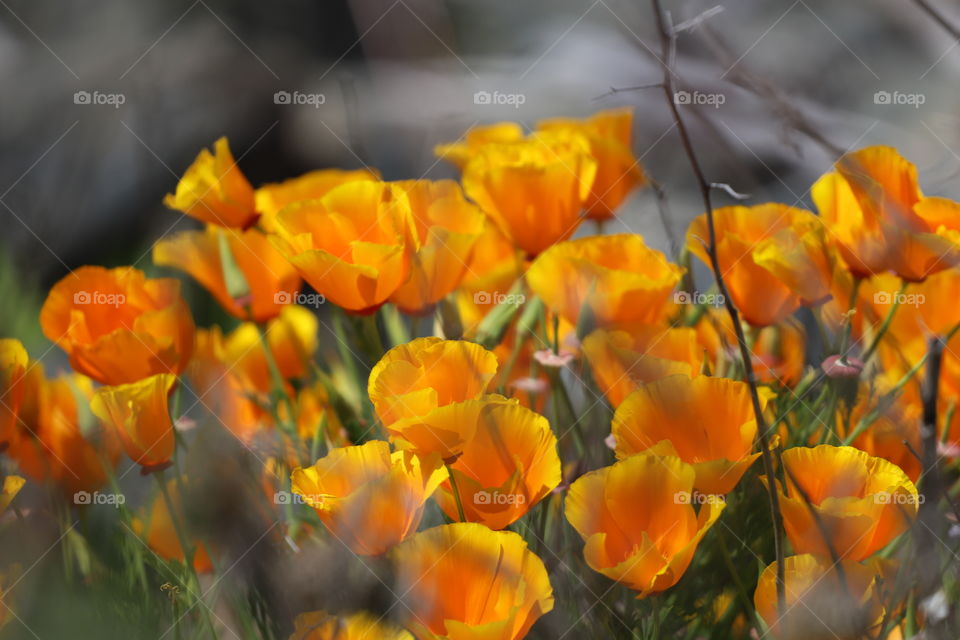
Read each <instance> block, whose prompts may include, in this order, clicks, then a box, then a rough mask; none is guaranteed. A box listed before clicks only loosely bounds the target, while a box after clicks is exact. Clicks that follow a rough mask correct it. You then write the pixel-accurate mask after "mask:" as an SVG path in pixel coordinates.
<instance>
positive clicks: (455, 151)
mask: <svg viewBox="0 0 960 640" xmlns="http://www.w3.org/2000/svg"><path fill="white" fill-rule="evenodd" d="M521 140H523V127H521V126H520V125H519V124H517V123H516V122H498V123H496V124H488V125H481V126H479V127H472V128H470V129H468V130H467V132H466V133H465V134H463V137H462V138H461V139H460V140H457V141H456V142H451V143H448V144H440V145H437V146H436V147H434V148H433V153H434V155H436V156H437V157H438V158H443V159H444V160H446V161H447V162H450V163H451V164H453V165H455V166H456V167H457V168H459V169H460V170H461V171H462V170H463V168H464V167H465V166H467V163H468V162H470V160H472V159H473V157H474V156H476V155H477V154H478V153H479V152H480V150H481V149H483V147H484V146H485V145H488V144H496V143H510V142H519V141H521Z"/></svg>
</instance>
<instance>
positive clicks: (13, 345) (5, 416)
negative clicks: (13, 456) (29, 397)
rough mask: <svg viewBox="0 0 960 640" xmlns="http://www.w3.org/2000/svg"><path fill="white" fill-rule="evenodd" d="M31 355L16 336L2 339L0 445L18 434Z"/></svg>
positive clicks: (0, 355)
mask: <svg viewBox="0 0 960 640" xmlns="http://www.w3.org/2000/svg"><path fill="white" fill-rule="evenodd" d="M29 364H30V357H29V356H28V355H27V350H26V349H25V348H24V346H23V343H22V342H20V341H19V340H16V339H14V338H4V339H2V340H0V446H2V445H4V444H9V443H10V441H11V440H13V439H14V438H15V437H16V434H17V411H18V410H19V408H20V402H21V401H22V400H23V393H24V390H25V387H24V384H23V381H24V376H25V375H26V372H27V367H28V366H29Z"/></svg>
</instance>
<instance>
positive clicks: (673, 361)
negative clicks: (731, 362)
mask: <svg viewBox="0 0 960 640" xmlns="http://www.w3.org/2000/svg"><path fill="white" fill-rule="evenodd" d="M582 349H583V355H584V356H585V357H586V359H587V362H588V363H589V364H590V371H591V373H592V374H593V379H594V380H595V381H596V383H597V386H598V387H599V388H600V390H601V391H602V392H603V395H605V396H606V398H607V400H608V401H609V402H610V404H611V406H613V407H614V408H616V407H618V406H620V403H622V402H623V401H624V399H625V398H626V397H627V396H629V395H630V394H631V393H632V392H634V391H636V390H637V388H638V387H640V386H641V385H642V384H643V383H645V382H653V381H654V380H659V379H660V378H664V377H666V376H669V375H674V374H684V375H686V376H690V377H693V376H696V375H699V374H700V368H701V366H702V360H703V348H702V347H700V345H699V344H698V343H697V333H696V331H694V330H693V329H689V328H674V327H670V328H662V327H656V326H653V325H638V326H635V327H631V328H630V330H629V331H620V330H613V331H607V330H604V329H597V330H596V331H594V332H593V333H591V334H590V335H588V336H587V337H586V338H584V339H583V345H582Z"/></svg>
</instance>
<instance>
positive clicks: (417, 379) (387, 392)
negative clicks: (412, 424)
mask: <svg viewBox="0 0 960 640" xmlns="http://www.w3.org/2000/svg"><path fill="white" fill-rule="evenodd" d="M496 372H497V357H496V355H494V354H493V353H491V352H490V351H487V350H486V349H484V348H483V347H481V346H480V345H478V344H476V343H473V342H466V341H462V340H441V339H440V338H433V337H430V338H417V339H415V340H412V341H410V342H408V343H407V344H401V345H398V346H396V347H394V348H393V349H390V350H389V351H387V353H385V354H384V356H383V358H381V359H380V362H378V363H377V364H376V366H374V367H373V370H372V371H370V379H369V381H368V383H367V392H368V394H369V395H370V401H371V402H372V403H373V406H374V408H375V409H376V411H377V416H378V417H379V418H380V421H381V422H382V423H383V425H384V426H385V427H386V428H388V429H393V430H394V431H397V432H398V433H397V435H401V433H399V431H400V428H399V427H396V426H395V423H397V422H398V421H400V420H402V419H403V418H417V417H422V416H426V415H428V414H429V413H430V412H432V411H434V410H436V409H437V408H439V407H444V406H447V405H450V404H453V403H456V402H463V401H464V400H472V399H475V398H479V397H480V396H482V395H483V394H484V392H485V391H486V389H487V386H488V384H489V383H490V380H492V379H493V376H494V375H496ZM445 457H446V456H445Z"/></svg>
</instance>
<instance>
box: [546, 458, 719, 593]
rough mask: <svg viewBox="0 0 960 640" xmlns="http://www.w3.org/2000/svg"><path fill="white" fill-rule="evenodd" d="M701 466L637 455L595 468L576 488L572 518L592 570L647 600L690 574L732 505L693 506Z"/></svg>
mask: <svg viewBox="0 0 960 640" xmlns="http://www.w3.org/2000/svg"><path fill="white" fill-rule="evenodd" d="M695 477H696V471H695V470H694V468H693V467H692V466H691V465H689V464H686V463H685V462H683V461H681V460H680V459H679V458H673V457H658V456H652V455H636V456H632V457H630V458H627V459H625V460H621V461H620V462H617V463H616V464H614V465H613V466H610V467H604V468H602V469H598V470H596V471H591V472H590V473H587V474H586V475H583V476H581V477H580V478H578V479H577V480H576V481H575V482H574V483H573V484H572V485H571V486H570V491H569V492H568V494H567V500H566V508H565V511H566V516H567V520H568V521H569V522H570V524H571V525H573V528H574V529H576V530H577V533H579V534H580V537H581V538H583V539H584V541H585V542H586V546H585V547H584V549H583V555H584V558H585V559H586V561H587V564H588V565H589V566H590V568H591V569H593V570H594V571H597V572H599V573H602V574H603V575H605V576H607V577H608V578H610V579H611V580H615V581H617V582H620V583H621V584H623V585H625V586H627V587H629V588H630V589H633V590H634V591H637V592H638V594H637V597H638V598H643V597H646V596H648V595H650V594H652V593H656V592H659V591H664V590H666V589H669V588H670V587H672V586H673V585H674V584H676V583H677V581H678V580H679V579H680V578H681V577H682V576H683V574H684V572H685V571H686V570H687V567H688V566H689V565H690V561H691V560H693V554H694V552H695V551H696V549H697V545H698V544H699V543H700V540H701V539H702V538H703V536H704V534H706V532H707V531H708V530H709V529H710V527H712V526H713V523H714V522H716V520H717V518H719V517H720V513H721V512H722V511H723V509H724V507H725V506H726V503H725V502H724V501H723V500H720V499H716V500H708V501H706V503H705V504H703V505H702V506H701V508H700V512H699V514H697V513H696V512H695V511H694V508H693V505H692V504H691V498H692V496H693V487H694V478H695Z"/></svg>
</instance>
